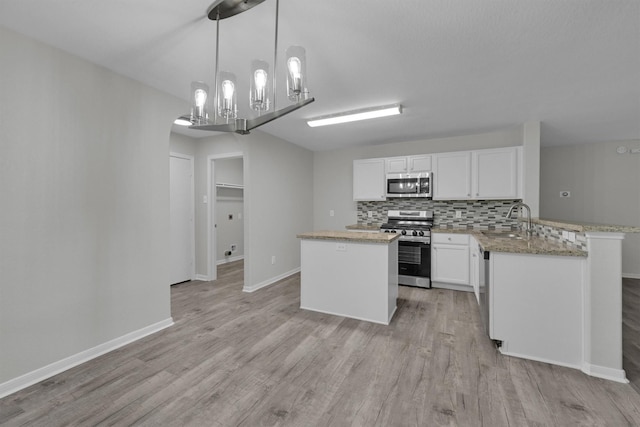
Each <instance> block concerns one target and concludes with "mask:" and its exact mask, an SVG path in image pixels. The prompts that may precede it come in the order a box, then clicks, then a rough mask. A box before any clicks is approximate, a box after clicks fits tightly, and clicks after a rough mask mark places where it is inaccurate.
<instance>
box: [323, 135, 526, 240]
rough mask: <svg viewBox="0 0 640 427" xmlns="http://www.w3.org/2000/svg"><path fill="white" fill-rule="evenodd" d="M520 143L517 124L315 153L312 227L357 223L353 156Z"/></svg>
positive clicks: (382, 155) (379, 155) (363, 157)
mask: <svg viewBox="0 0 640 427" xmlns="http://www.w3.org/2000/svg"><path fill="white" fill-rule="evenodd" d="M522 142H523V129H522V127H517V128H514V129H509V130H504V131H500V132H492V133H486V134H479V135H468V136H460V137H454V138H442V139H430V140H423V141H412V142H399V143H393V144H384V145H375V146H369V147H357V148H349V149H342V150H332V151H320V152H315V153H314V158H313V169H314V181H313V197H314V199H313V203H314V229H316V230H343V229H344V227H345V226H346V225H349V224H355V223H356V222H357V206H356V202H354V201H353V161H354V160H355V159H367V158H376V157H393V156H403V155H411V154H426V153H444V152H448V151H460V150H475V149H483V148H497V147H511V146H519V145H522ZM436 179H437V178H436ZM330 210H333V211H334V213H335V216H333V217H331V216H329V211H330Z"/></svg>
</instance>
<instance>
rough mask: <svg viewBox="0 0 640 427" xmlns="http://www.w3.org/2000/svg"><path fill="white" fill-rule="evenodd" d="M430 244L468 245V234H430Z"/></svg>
mask: <svg viewBox="0 0 640 427" xmlns="http://www.w3.org/2000/svg"><path fill="white" fill-rule="evenodd" d="M431 243H448V244H451V245H468V244H469V235H468V234H449V233H431Z"/></svg>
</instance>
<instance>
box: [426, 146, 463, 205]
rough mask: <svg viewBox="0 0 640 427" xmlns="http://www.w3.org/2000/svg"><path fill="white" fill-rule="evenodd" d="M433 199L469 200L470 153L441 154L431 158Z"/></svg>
mask: <svg viewBox="0 0 640 427" xmlns="http://www.w3.org/2000/svg"><path fill="white" fill-rule="evenodd" d="M433 160H434V163H435V164H434V168H433V189H434V194H433V198H434V199H440V200H465V199H470V198H471V152H469V151H462V152H459V153H443V154H436V155H434V156H433Z"/></svg>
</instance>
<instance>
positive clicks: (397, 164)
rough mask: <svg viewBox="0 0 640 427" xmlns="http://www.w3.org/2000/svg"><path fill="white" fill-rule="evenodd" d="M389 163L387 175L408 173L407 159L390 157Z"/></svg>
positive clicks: (387, 160)
mask: <svg viewBox="0 0 640 427" xmlns="http://www.w3.org/2000/svg"><path fill="white" fill-rule="evenodd" d="M385 160H386V162H387V173H404V172H406V171H407V158H406V157H390V158H388V159H385Z"/></svg>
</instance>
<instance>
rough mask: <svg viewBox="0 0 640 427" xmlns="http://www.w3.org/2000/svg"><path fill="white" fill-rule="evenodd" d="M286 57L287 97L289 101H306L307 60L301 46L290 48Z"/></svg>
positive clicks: (307, 91)
mask: <svg viewBox="0 0 640 427" xmlns="http://www.w3.org/2000/svg"><path fill="white" fill-rule="evenodd" d="M286 57H287V62H286V65H287V96H288V97H289V99H290V100H291V101H294V102H298V101H301V100H303V99H307V96H308V95H309V90H308V89H307V59H306V55H305V50H304V48H303V47H302V46H290V47H289V48H288V49H287V52H286Z"/></svg>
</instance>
